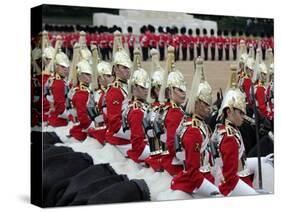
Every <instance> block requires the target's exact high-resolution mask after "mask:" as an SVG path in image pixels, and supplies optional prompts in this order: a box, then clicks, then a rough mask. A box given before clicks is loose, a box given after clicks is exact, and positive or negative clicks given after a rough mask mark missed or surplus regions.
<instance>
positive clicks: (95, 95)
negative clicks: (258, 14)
mask: <svg viewBox="0 0 281 212" xmlns="http://www.w3.org/2000/svg"><path fill="white" fill-rule="evenodd" d="M101 95H102V91H101V90H96V91H94V92H92V91H91V93H90V95H89V99H88V102H87V111H88V114H89V116H90V118H91V120H92V121H94V122H95V126H97V127H100V126H103V125H104V119H103V113H102V111H100V110H99V108H98V103H99V101H100V98H101Z"/></svg>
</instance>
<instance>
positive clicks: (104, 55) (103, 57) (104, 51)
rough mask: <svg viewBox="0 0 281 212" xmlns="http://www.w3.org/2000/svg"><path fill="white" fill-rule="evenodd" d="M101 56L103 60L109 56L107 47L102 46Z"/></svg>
mask: <svg viewBox="0 0 281 212" xmlns="http://www.w3.org/2000/svg"><path fill="white" fill-rule="evenodd" d="M100 53H101V58H102V60H106V57H107V48H100Z"/></svg>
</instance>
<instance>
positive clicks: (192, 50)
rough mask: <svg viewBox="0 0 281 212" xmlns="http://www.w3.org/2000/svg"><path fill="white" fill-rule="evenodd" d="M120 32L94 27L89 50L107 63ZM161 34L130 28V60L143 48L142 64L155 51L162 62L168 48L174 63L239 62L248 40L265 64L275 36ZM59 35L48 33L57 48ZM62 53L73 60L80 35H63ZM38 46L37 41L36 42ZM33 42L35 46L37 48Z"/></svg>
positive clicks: (89, 33) (149, 28) (181, 31)
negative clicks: (239, 53) (242, 45)
mask: <svg viewBox="0 0 281 212" xmlns="http://www.w3.org/2000/svg"><path fill="white" fill-rule="evenodd" d="M117 29H118V30H119V31H120V30H121V28H119V27H117V26H114V27H112V28H108V27H104V26H103V27H102V26H101V27H94V28H93V30H91V31H87V32H86V35H85V36H86V45H87V47H88V48H90V46H91V44H94V45H96V46H97V47H98V49H99V51H100V53H101V59H102V60H104V61H111V60H112V59H113V57H112V49H113V40H114V35H113V32H114V31H116V30H117ZM157 30H158V32H156V29H155V27H154V26H152V25H148V26H145V25H144V26H142V27H141V28H140V32H134V31H133V28H132V27H131V26H129V27H128V28H127V33H126V34H124V35H122V43H123V46H124V47H126V49H128V50H129V55H130V58H131V60H133V49H134V48H135V47H136V46H137V45H140V46H141V54H142V60H143V61H146V60H148V59H149V50H150V49H152V48H156V49H158V50H159V53H160V60H161V61H163V60H165V59H166V56H167V48H168V46H170V45H171V46H173V47H174V48H175V60H176V61H177V60H183V61H186V60H191V61H192V60H194V58H196V57H198V56H201V57H202V58H203V59H204V60H231V59H233V60H236V58H237V50H238V49H239V43H240V40H245V43H246V46H247V51H249V48H250V46H251V45H252V46H253V47H254V52H255V53H256V49H257V48H258V47H259V46H260V49H261V50H262V57H263V60H264V59H265V54H266V50H267V49H269V48H271V49H272V50H274V42H273V35H271V34H270V33H267V35H266V36H265V34H264V33H260V34H259V35H257V34H256V33H254V34H251V35H250V34H249V33H248V32H246V33H243V32H242V31H239V32H236V31H235V30H232V31H228V30H224V31H222V30H217V32H215V30H214V29H210V31H208V30H207V29H205V28H204V29H202V30H200V29H199V28H197V29H195V30H193V29H187V28H186V27H181V28H180V29H179V28H177V27H166V28H163V27H162V26H159V27H158V29H157ZM57 34H58V33H57V32H53V33H48V37H49V40H50V43H51V44H52V46H53V47H54V45H55V42H56V36H57ZM59 35H61V37H62V49H63V50H65V53H66V54H67V55H68V56H69V57H70V58H72V55H73V47H74V44H75V43H76V42H78V40H79V36H80V35H79V32H61V33H59ZM34 42H35V41H34ZM34 42H33V45H35V44H34Z"/></svg>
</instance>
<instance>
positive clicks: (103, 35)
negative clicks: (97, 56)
mask: <svg viewBox="0 0 281 212" xmlns="http://www.w3.org/2000/svg"><path fill="white" fill-rule="evenodd" d="M106 30H107V28H106V27H102V26H101V27H100V31H99V32H100V35H99V36H100V40H99V48H100V52H101V56H102V60H108V58H107V56H108V36H107V32H106Z"/></svg>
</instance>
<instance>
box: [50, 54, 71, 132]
mask: <svg viewBox="0 0 281 212" xmlns="http://www.w3.org/2000/svg"><path fill="white" fill-rule="evenodd" d="M68 74H69V59H68V57H67V55H66V54H64V53H63V52H59V53H58V54H57V55H56V56H55V74H54V77H52V78H50V79H49V80H48V86H47V87H48V88H49V90H50V93H49V95H47V97H46V98H47V99H48V101H49V102H50V104H53V105H54V108H51V109H52V110H51V111H50V116H49V118H48V124H49V125H50V126H53V127H60V126H66V125H67V124H68V115H69V114H68V112H67V109H66V96H67V93H68V89H69V88H68V84H67V82H66V80H67V76H68Z"/></svg>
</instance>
